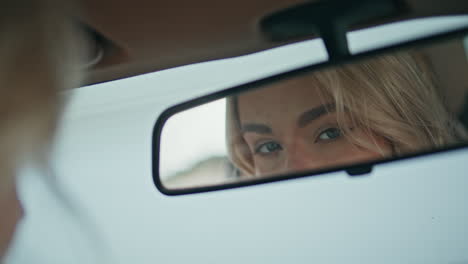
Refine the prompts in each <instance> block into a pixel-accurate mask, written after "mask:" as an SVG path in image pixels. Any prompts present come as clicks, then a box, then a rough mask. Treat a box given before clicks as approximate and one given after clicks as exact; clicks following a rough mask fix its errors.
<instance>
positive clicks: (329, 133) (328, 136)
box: [317, 128, 341, 141]
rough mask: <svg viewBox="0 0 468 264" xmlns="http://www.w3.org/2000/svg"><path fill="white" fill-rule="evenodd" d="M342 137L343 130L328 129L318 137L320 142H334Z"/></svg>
mask: <svg viewBox="0 0 468 264" xmlns="http://www.w3.org/2000/svg"><path fill="white" fill-rule="evenodd" d="M340 136H341V130H340V129H338V128H328V129H325V130H324V131H322V133H320V135H319V136H318V140H317V141H319V140H333V139H336V138H339V137H340Z"/></svg>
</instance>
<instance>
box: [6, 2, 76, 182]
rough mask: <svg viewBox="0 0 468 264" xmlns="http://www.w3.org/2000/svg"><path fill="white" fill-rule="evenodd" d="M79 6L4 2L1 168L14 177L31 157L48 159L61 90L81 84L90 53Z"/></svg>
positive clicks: (59, 3)
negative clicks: (78, 23)
mask: <svg viewBox="0 0 468 264" xmlns="http://www.w3.org/2000/svg"><path fill="white" fill-rule="evenodd" d="M73 8H74V6H72V5H71V3H70V1H64V0H7V1H2V9H1V11H0V13H1V15H0V92H1V95H0V148H1V149H0V153H2V154H1V155H4V157H2V158H0V163H1V164H0V167H2V168H8V171H9V173H8V174H10V175H14V174H15V173H14V171H15V170H16V167H17V166H18V164H19V163H21V162H23V161H24V160H25V159H35V160H41V159H45V158H46V156H47V155H46V152H47V151H48V149H49V146H50V144H51V142H52V139H53V137H54V135H55V131H56V127H57V122H58V120H59V116H60V112H61V111H60V110H61V108H62V106H63V95H61V94H60V90H62V89H64V88H71V87H74V86H76V85H78V81H79V76H80V75H79V74H78V72H77V69H76V67H77V66H76V65H77V64H78V63H79V58H81V55H82V54H83V53H84V49H83V48H82V47H81V45H80V44H83V43H82V42H81V43H80V41H79V38H78V37H77V34H78V31H77V30H76V28H75V26H74V25H73V24H72V22H71V20H72V16H71V11H72V10H73ZM78 35H79V34H78ZM3 176H4V175H1V177H3ZM0 180H1V179H0Z"/></svg>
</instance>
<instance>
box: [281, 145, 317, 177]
mask: <svg viewBox="0 0 468 264" xmlns="http://www.w3.org/2000/svg"><path fill="white" fill-rule="evenodd" d="M318 168H320V162H319V159H318V157H317V155H316V154H314V153H313V151H312V150H311V148H310V147H309V146H308V145H307V144H306V143H304V142H296V143H295V144H294V145H292V147H291V148H290V149H289V150H288V153H287V159H286V164H285V169H286V171H288V172H296V171H304V170H312V169H318Z"/></svg>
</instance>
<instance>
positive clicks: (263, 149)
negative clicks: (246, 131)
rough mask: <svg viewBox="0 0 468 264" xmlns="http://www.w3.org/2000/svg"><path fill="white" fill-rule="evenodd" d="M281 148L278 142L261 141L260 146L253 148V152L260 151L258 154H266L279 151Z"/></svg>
mask: <svg viewBox="0 0 468 264" xmlns="http://www.w3.org/2000/svg"><path fill="white" fill-rule="evenodd" d="M282 149H283V148H282V147H281V145H280V144H278V143H276V142H274V141H269V142H267V143H263V144H261V145H260V146H258V147H257V148H256V149H255V152H256V153H260V154H268V153H272V152H276V151H280V150H282Z"/></svg>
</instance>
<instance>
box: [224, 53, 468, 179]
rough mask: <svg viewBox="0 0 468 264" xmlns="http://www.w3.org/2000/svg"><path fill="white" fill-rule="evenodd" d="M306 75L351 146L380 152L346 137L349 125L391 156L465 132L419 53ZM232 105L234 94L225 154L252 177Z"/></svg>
mask: <svg viewBox="0 0 468 264" xmlns="http://www.w3.org/2000/svg"><path fill="white" fill-rule="evenodd" d="M306 78H307V80H306V81H307V82H308V84H309V85H310V86H314V87H318V88H319V90H320V94H319V95H318V96H320V97H321V98H322V100H323V101H324V102H325V101H327V100H329V102H331V103H333V104H334V105H335V112H336V115H337V123H338V125H339V127H340V130H342V131H343V134H344V136H347V137H348V140H350V141H351V142H353V143H354V144H355V145H357V146H360V147H363V148H365V149H371V150H375V151H377V152H380V153H383V152H382V151H381V150H380V149H378V146H377V145H376V144H373V143H372V142H366V141H363V140H359V139H356V138H353V137H350V136H349V135H350V134H351V133H350V132H351V131H350V127H351V128H352V127H360V128H363V129H364V130H365V131H366V132H367V134H369V135H372V134H374V135H378V136H381V137H383V138H385V139H386V140H387V141H388V142H389V143H390V144H391V147H392V156H399V155H404V154H408V153H412V152H417V151H423V150H429V149H434V148H438V147H444V146H447V145H450V144H455V143H457V142H462V141H464V140H466V132H465V131H464V129H463V128H462V126H461V125H460V124H459V123H458V121H457V120H455V119H454V118H453V117H452V114H451V113H449V112H448V111H447V110H446V108H445V106H444V103H443V98H442V97H441V95H440V91H439V90H438V87H437V85H438V83H437V80H436V79H435V76H434V73H433V70H432V68H431V66H430V64H429V62H428V60H427V58H426V57H424V56H423V54H422V53H419V52H415V51H406V52H398V53H395V54H390V55H383V56H378V57H376V58H371V59H366V60H364V61H360V62H357V63H351V64H346V65H342V66H338V67H333V68H328V69H324V70H320V71H318V72H315V73H312V74H309V75H308V76H307V77H306ZM266 89H268V88H266ZM266 92H267V90H266ZM237 108H238V104H237V97H231V98H229V99H228V102H227V113H226V114H227V127H226V133H227V148H228V153H229V157H230V159H231V161H232V162H233V163H234V164H235V165H236V167H237V168H238V169H240V170H241V171H242V172H243V173H244V174H245V175H253V174H254V171H255V164H254V163H253V158H252V157H251V154H250V152H249V151H248V146H247V143H246V142H245V140H244V139H243V137H242V134H241V132H240V124H239V122H240V120H239V114H238V109H237ZM348 119H349V121H347V120H348ZM382 156H385V155H384V154H382Z"/></svg>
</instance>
